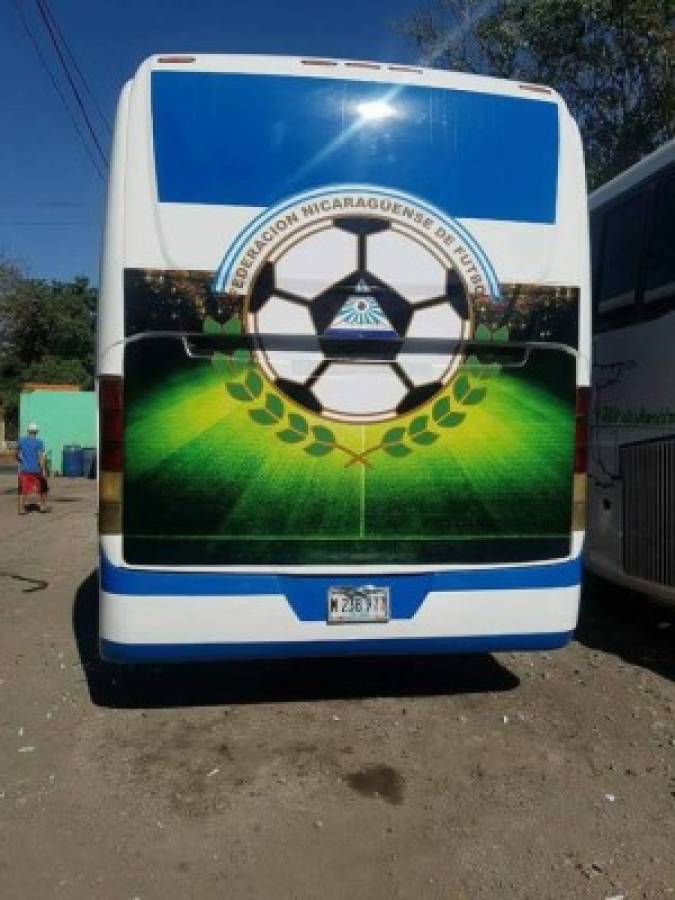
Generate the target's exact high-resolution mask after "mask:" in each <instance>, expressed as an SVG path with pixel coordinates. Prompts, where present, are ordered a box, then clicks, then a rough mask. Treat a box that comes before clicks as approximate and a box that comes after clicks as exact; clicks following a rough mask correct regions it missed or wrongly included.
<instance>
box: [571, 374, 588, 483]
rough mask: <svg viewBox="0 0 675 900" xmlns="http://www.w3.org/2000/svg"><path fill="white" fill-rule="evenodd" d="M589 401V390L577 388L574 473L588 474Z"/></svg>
mask: <svg viewBox="0 0 675 900" xmlns="http://www.w3.org/2000/svg"><path fill="white" fill-rule="evenodd" d="M588 399H589V388H587V387H578V388H577V403H576V426H575V433H574V471H575V472H578V473H579V474H582V475H585V474H586V465H587V459H588Z"/></svg>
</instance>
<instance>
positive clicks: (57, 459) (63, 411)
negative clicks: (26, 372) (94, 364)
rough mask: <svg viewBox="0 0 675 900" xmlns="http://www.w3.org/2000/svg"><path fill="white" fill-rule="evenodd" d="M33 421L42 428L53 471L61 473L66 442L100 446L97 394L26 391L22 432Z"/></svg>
mask: <svg viewBox="0 0 675 900" xmlns="http://www.w3.org/2000/svg"><path fill="white" fill-rule="evenodd" d="M29 422H35V423H36V424H37V426H38V428H39V429H40V434H39V436H40V437H41V438H42V440H43V441H44V443H45V451H46V452H47V454H48V456H49V457H50V458H51V469H52V472H53V473H55V474H61V469H62V461H63V447H64V445H67V444H80V445H81V446H82V447H95V446H96V394H95V393H94V392H93V391H78V392H72V391H40V390H38V391H31V392H30V393H22V394H21V399H20V404H19V429H20V434H25V433H26V428H27V427H28V424H29Z"/></svg>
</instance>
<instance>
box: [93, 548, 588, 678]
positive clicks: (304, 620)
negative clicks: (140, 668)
mask: <svg viewBox="0 0 675 900" xmlns="http://www.w3.org/2000/svg"><path fill="white" fill-rule="evenodd" d="M106 567H107V568H106ZM112 568H113V567H111V566H110V564H109V563H107V562H106V561H105V560H102V565H101V609H100V638H101V640H100V646H101V655H102V657H103V658H104V659H107V660H110V661H112V662H120V663H141V662H188V661H199V660H221V659H246V658H249V659H254V658H258V659H260V658H289V657H319V656H375V655H387V654H392V655H395V654H398V655H404V654H410V655H413V654H448V653H491V652H506V651H519V650H523V651H528V650H550V649H554V648H558V647H562V646H564V645H565V644H566V643H567V642H568V641H569V640H570V638H571V637H572V634H573V631H574V628H575V627H576V622H577V615H578V609H579V594H580V584H579V581H580V565H579V561H578V560H572V561H566V562H562V563H553V564H546V565H541V566H524V567H504V568H502V569H476V570H458V571H454V572H442V573H427V574H420V575H405V576H404V575H401V576H396V575H389V576H383V577H379V576H373V575H369V576H365V577H364V576H361V577H359V578H353V577H350V578H344V577H340V576H335V577H328V578H327V577H325V576H288V577H282V576H279V577H274V576H260V578H266V579H271V580H269V581H261V582H260V583H259V584H258V582H257V580H256V576H231V575H227V574H225V575H218V574H213V575H207V576H205V577H204V579H202V580H199V579H201V578H202V576H201V575H195V574H189V573H185V574H183V573H148V572H147V571H145V572H143V573H142V575H141V578H140V579H139V580H137V581H134V578H133V575H134V574H136V573H138V572H140V570H129V569H115V570H114V572H111V569H112ZM119 573H122V574H121V575H120V574H119ZM129 573H132V577H131V579H130V578H129V577H128V576H129ZM148 575H150V576H151V577H150V578H148V577H147V576H148ZM157 575H159V576H164V575H168V576H169V578H168V580H163V578H162V577H160V578H159V580H157V578H156V576H157ZM500 575H501V579H500ZM488 576H489V577H488ZM242 578H246V589H247V593H242V592H241V591H242V584H243V582H241V581H240V580H239V579H242ZM195 579H197V580H196V581H195ZM228 579H229V580H228ZM231 579H234V580H231ZM350 582H351V583H360V584H363V583H366V582H368V583H370V582H372V583H375V584H378V585H380V584H382V583H384V584H387V585H388V586H389V588H390V594H391V611H392V618H391V619H390V621H388V622H386V623H363V624H345V625H342V624H341V625H334V624H328V623H327V622H326V585H327V584H330V583H336V584H344V583H350ZM500 583H501V585H502V586H501V587H500ZM237 585H239V588H238V590H239V592H237ZM261 587H263V588H265V591H264V592H261V591H260V588H261ZM273 587H276V590H275V591H272V590H269V592H268V591H267V589H268V588H273ZM124 588H126V591H125V592H124V593H123V592H121V590H120V589H124ZM197 589H201V592H199V593H197V592H196V591H197Z"/></svg>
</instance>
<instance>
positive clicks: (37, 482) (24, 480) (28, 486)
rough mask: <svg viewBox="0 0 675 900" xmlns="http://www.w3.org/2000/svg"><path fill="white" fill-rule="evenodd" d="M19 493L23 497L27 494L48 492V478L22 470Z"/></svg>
mask: <svg viewBox="0 0 675 900" xmlns="http://www.w3.org/2000/svg"><path fill="white" fill-rule="evenodd" d="M19 493H20V494H21V495H22V496H23V497H25V496H26V495H27V494H46V493H47V479H46V478H44V477H43V476H42V475H39V474H37V473H35V472H20V473H19Z"/></svg>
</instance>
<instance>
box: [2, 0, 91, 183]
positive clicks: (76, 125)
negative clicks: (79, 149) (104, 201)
mask: <svg viewBox="0 0 675 900" xmlns="http://www.w3.org/2000/svg"><path fill="white" fill-rule="evenodd" d="M13 3H14V6H15V8H16V11H17V13H18V14H19V19H20V20H21V24H22V25H23V28H24V31H25V32H26V34H27V35H28V39H29V40H30V42H31V44H32V45H33V47H34V49H35V52H36V53H37V56H38V59H39V60H40V63H41V64H42V67H43V69H44V70H45V72H46V73H47V76H48V78H49V80H50V81H51V83H52V87H53V88H54V90H55V91H56V93H57V94H58V95H59V99H60V100H61V103H62V104H63V108H64V109H65V111H66V114H67V115H68V118H69V119H70V121H71V123H72V125H73V128H74V129H75V131H76V132H77V134H78V137H79V138H80V140H81V141H82V146H83V147H84V149H85V151H86V154H87V156H88V157H89V159H90V160H91V164H92V166H93V167H94V169H95V170H96V174H97V175H98V176H99V178H100V179H101V181H105V175H104V174H103V172H102V171H101V168H100V166H99V164H98V161H97V160H96V157H95V156H94V154H93V153H92V151H91V148H90V146H89V144H88V143H87V138H86V137H85V135H84V132H83V131H82V129H81V128H80V125H79V123H78V121H77V119H76V117H75V116H74V115H73V111H72V109H71V108H70V106H69V105H68V101H67V100H66V98H65V95H64V93H63V91H62V90H61V88H60V86H59V83H58V81H57V80H56V78H55V77H54V73H53V72H52V70H51V69H50V68H49V64H48V63H47V60H46V58H45V56H44V54H43V52H42V48H41V47H40V44H39V43H38V40H37V38H36V37H35V35H34V34H33V32H32V30H31V27H30V25H29V24H28V22H27V20H26V17H25V16H24V14H23V10H22V9H21V6H20V5H19V0H13Z"/></svg>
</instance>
